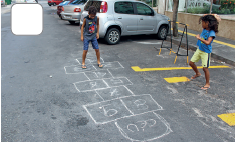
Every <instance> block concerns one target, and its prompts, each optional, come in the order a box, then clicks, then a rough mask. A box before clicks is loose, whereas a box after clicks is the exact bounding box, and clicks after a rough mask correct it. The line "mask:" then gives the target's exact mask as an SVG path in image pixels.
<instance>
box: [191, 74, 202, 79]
mask: <svg viewBox="0 0 235 142" xmlns="http://www.w3.org/2000/svg"><path fill="white" fill-rule="evenodd" d="M200 76H201V74H200V75H194V76H192V77H191V79H196V78H198V77H200Z"/></svg>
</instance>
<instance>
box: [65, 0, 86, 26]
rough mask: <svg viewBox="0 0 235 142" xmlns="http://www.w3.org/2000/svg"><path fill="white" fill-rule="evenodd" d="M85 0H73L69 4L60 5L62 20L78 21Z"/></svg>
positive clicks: (73, 22)
mask: <svg viewBox="0 0 235 142" xmlns="http://www.w3.org/2000/svg"><path fill="white" fill-rule="evenodd" d="M86 2H87V0H75V1H73V2H71V3H70V4H69V5H65V6H63V7H62V12H61V17H62V19H63V20H67V21H69V23H70V24H75V22H80V18H81V14H82V12H83V9H84V5H85V3H86Z"/></svg>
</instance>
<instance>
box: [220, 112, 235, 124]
mask: <svg viewBox="0 0 235 142" xmlns="http://www.w3.org/2000/svg"><path fill="white" fill-rule="evenodd" d="M218 117H219V118H221V119H222V120H223V121H224V122H226V123H227V124H228V125H229V126H235V113H228V114H221V115H218Z"/></svg>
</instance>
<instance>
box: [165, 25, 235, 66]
mask: <svg viewBox="0 0 235 142" xmlns="http://www.w3.org/2000/svg"><path fill="white" fill-rule="evenodd" d="M183 30H184V29H183V28H180V27H179V34H182V33H183ZM197 34H199V35H200V34H201V33H200V32H197V31H193V30H189V29H188V47H189V49H191V50H193V51H196V49H197V39H196V38H195V36H196V35H197ZM185 39H186V38H185V36H184V37H183V40H182V43H181V47H182V48H186V47H187V46H186V40H185ZM180 40H181V36H179V37H173V38H172V42H173V43H174V44H177V45H179V44H180ZM167 41H170V36H168V37H167ZM211 57H212V58H214V59H216V60H219V61H221V62H225V63H227V64H230V65H233V66H235V41H234V40H231V39H226V38H223V37H219V36H216V38H215V39H214V41H213V43H212V53H211Z"/></svg>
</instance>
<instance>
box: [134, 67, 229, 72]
mask: <svg viewBox="0 0 235 142" xmlns="http://www.w3.org/2000/svg"><path fill="white" fill-rule="evenodd" d="M131 68H132V69H133V70H134V71H136V72H143V71H164V70H189V69H192V68H191V67H163V68H143V69H141V68H140V67H138V66H132V67H131ZM197 68H198V69H202V68H203V67H202V66H199V67H197ZM209 68H230V67H229V66H210V67H209Z"/></svg>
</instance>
